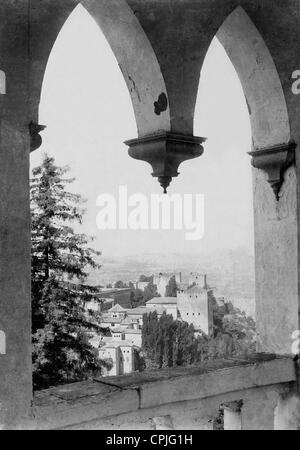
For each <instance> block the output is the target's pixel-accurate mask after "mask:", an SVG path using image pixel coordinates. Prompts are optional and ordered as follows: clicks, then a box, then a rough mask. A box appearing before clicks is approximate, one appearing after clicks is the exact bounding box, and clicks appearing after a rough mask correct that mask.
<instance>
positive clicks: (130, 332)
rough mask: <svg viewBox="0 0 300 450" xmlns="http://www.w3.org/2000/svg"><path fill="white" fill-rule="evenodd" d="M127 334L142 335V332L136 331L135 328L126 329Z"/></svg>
mask: <svg viewBox="0 0 300 450" xmlns="http://www.w3.org/2000/svg"><path fill="white" fill-rule="evenodd" d="M124 333H125V334H142V330H135V329H134V328H126V330H124Z"/></svg>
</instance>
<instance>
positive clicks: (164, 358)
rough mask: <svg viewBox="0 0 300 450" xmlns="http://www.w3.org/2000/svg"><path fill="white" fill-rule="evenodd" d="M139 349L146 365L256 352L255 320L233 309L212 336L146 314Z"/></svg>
mask: <svg viewBox="0 0 300 450" xmlns="http://www.w3.org/2000/svg"><path fill="white" fill-rule="evenodd" d="M142 350H143V354H144V358H145V362H146V367H147V368H162V367H175V366H186V365H190V364H194V363H198V362H202V361H205V360H210V359H217V358H219V359H220V358H229V357H234V356H241V355H245V354H250V353H253V352H255V323H254V321H253V319H252V318H250V317H247V316H246V315H245V314H242V313H240V311H239V310H234V313H233V314H231V315H224V316H223V320H222V328H221V329H219V330H218V331H217V332H216V333H215V335H214V336H213V337H208V336H206V335H205V334H196V335H195V330H194V327H193V325H189V324H188V323H187V322H184V321H180V320H174V319H173V317H172V316H171V315H167V314H166V313H164V314H163V315H162V316H161V317H160V318H159V317H158V316H157V313H156V312H153V313H152V312H151V313H150V314H145V315H144V317H143V328H142Z"/></svg>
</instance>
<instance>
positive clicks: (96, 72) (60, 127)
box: [31, 5, 137, 388]
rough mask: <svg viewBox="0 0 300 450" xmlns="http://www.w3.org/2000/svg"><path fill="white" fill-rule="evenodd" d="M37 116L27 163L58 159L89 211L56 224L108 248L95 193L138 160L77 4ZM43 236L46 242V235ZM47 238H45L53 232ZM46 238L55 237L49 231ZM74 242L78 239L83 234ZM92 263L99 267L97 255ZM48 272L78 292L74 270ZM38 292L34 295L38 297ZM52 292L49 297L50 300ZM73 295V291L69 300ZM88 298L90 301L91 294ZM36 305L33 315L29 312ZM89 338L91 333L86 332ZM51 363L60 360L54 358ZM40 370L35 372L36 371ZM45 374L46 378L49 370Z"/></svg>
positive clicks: (115, 73)
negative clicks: (35, 142)
mask: <svg viewBox="0 0 300 450" xmlns="http://www.w3.org/2000/svg"><path fill="white" fill-rule="evenodd" d="M39 113H40V114H39V116H40V117H39V122H40V123H43V124H45V125H46V126H47V128H46V129H45V130H44V131H43V133H41V135H42V138H43V143H42V145H41V147H40V148H39V149H38V150H36V151H35V152H33V153H32V154H31V166H32V168H34V167H36V166H37V165H38V164H40V163H41V160H42V158H43V154H44V153H45V152H46V153H47V154H48V155H49V156H51V157H54V158H55V164H56V165H57V166H59V167H63V166H69V167H70V172H69V174H68V175H66V177H71V178H73V177H74V178H75V181H74V182H73V183H72V184H70V185H69V186H68V187H67V188H66V191H68V192H72V193H74V194H79V195H80V196H81V197H82V198H84V199H87V203H86V205H85V209H86V214H85V215H84V217H83V218H84V220H83V222H82V223H76V222H75V223H74V225H73V221H72V220H71V221H70V222H69V221H68V220H66V222H64V221H63V220H61V221H59V218H60V216H58V219H57V217H56V220H57V223H58V224H59V225H58V226H59V227H62V223H63V225H66V226H69V225H70V226H71V227H72V228H73V227H74V229H75V232H76V233H80V234H83V235H87V236H96V237H97V238H98V239H97V240H95V241H94V242H92V243H90V242H89V246H90V247H92V248H93V249H95V250H96V251H102V250H103V247H104V250H106V248H105V245H104V244H105V238H104V237H103V235H101V233H99V230H98V229H97V224H96V220H95V219H96V216H97V205H96V200H97V196H98V195H99V194H100V193H103V192H111V191H117V186H118V185H119V183H122V181H123V182H126V181H125V180H127V177H128V173H126V169H125V172H124V167H125V168H126V164H127V161H128V163H129V164H130V163H131V164H132V165H134V164H135V162H134V161H133V160H132V161H131V160H130V159H129V158H128V155H127V152H126V150H125V145H124V144H123V141H124V140H125V139H126V138H130V137H132V136H135V135H136V133H137V130H136V122H135V118H134V111H133V107H132V102H131V98H130V94H129V91H128V89H127V86H126V83H125V80H124V78H123V75H122V72H121V71H120V70H119V67H118V63H117V60H116V58H115V55H114V53H113V52H112V50H111V48H110V46H109V44H108V42H107V40H106V38H105V37H104V35H103V33H102V31H101V30H100V28H99V26H98V25H97V23H96V22H95V20H94V19H93V18H92V17H91V15H90V14H89V13H88V12H87V11H86V9H85V8H84V7H82V6H81V5H79V6H78V7H76V8H75V10H74V11H73V13H72V14H71V15H70V16H69V18H68V20H67V21H66V23H65V25H64V27H63V28H62V29H61V31H60V34H59V36H58V38H57V40H56V42H55V44H54V46H53V48H52V52H51V54H50V57H49V60H48V64H47V68H46V71H45V76H44V82H43V87H42V95H41V102H40V111H39ZM54 197H55V194H54ZM66 198H67V197H66ZM51 201H53V197H51ZM66 203H67V201H66ZM68 211H69V210H68ZM75 214H76V213H75V212H74V215H75ZM34 223H35V222H34V221H33V236H36V235H38V232H39V230H38V229H37V228H35V229H34ZM48 229H50V227H48ZM36 230H37V231H36ZM35 233H36V234H35ZM70 234H71V233H70V232H69V231H68V230H67V229H65V235H63V234H59V233H58V237H57V241H61V240H63V239H64V238H65V239H66V241H67V240H68V242H70V239H71V240H73V239H74V234H71V237H70ZM78 236H79V235H78ZM39 237H40V235H38V238H39ZM42 238H43V239H44V235H43V236H42ZM47 239H49V240H50V237H47ZM51 239H52V240H53V236H52V235H51ZM36 240H37V239H36ZM33 242H34V239H33ZM74 242H75V241H74ZM77 242H80V237H79V238H78V240H77ZM72 246H73V244H72V243H71V246H69V244H68V245H67V247H68V248H67V250H66V252H65V253H68V252H69V253H71V254H73V257H76V258H77V260H80V258H81V252H80V251H78V248H79V249H80V246H79V247H78V246H77V248H75V246H73V249H72ZM32 247H33V252H34V251H35V249H36V248H37V247H38V246H37V245H35V244H34V245H33V246H32ZM82 248H83V246H82ZM38 252H39V253H38ZM37 253H38V256H40V254H41V252H40V250H39V248H38V250H37V252H35V253H34V257H35V256H36V254H37ZM60 253H61V254H63V253H64V248H63V246H62V247H60ZM74 255H75V256H74ZM34 257H33V259H32V260H33V261H34ZM36 259H38V258H36ZM40 259H42V258H40ZM48 260H49V258H48ZM95 261H96V262H98V263H100V264H101V262H100V261H99V259H97V258H96V257H95ZM67 264H68V263H67ZM52 266H53V264H52ZM54 266H55V263H54ZM92 267H93V266H91V265H87V268H88V269H89V270H92ZM50 270H51V271H52V274H55V276H57V278H58V279H59V283H60V285H63V286H64V287H65V286H66V285H67V283H69V282H71V283H72V289H75V290H76V289H77V287H78V286H82V285H81V279H80V277H77V276H76V272H74V278H70V279H69V278H67V273H66V274H64V273H63V276H62V277H60V273H59V272H58V274H56V272H55V269H53V268H52V269H50ZM65 275H66V276H65ZM47 280H48V279H47ZM83 283H84V284H85V285H88V286H89V287H90V286H91V287H92V288H95V291H96V289H97V287H98V286H99V285H101V283H100V280H99V277H98V273H97V271H94V273H93V274H92V275H91V276H89V277H88V278H87V279H85V280H84V281H83ZM36 284H37V283H36ZM73 285H76V286H75V287H73ZM79 289H81V287H80V288H79ZM36 290H37V289H36ZM70 291H71V290H70ZM38 295H39V292H38ZM38 295H36V296H33V298H37V299H39V298H42V297H41V296H40V297H38ZM51 295H52V294H50V296H49V298H50V300H49V301H51V299H52V298H53V297H51ZM71 296H72V294H70V298H71ZM97 298H98V297H97ZM93 299H94V300H95V297H93ZM96 300H97V299H96ZM96 300H95V301H96ZM55 301H56V300H55ZM34 302H35V300H33V305H34V307H33V318H34V321H33V322H34V324H37V325H35V328H34V331H36V330H40V329H43V325H44V323H42V325H40V323H41V322H42V320H43V319H41V320H40V322H39V321H38V320H39V316H38V314H39V307H37V308H35V304H36V303H37V302H36V303H34ZM58 309H59V307H58ZM75 309H76V308H75ZM35 310H37V311H38V313H37V314H36V315H35V316H34V314H35ZM74 314H75V313H74ZM36 316H37V319H36V320H35V317H36ZM40 316H42V314H40ZM51 319H52V317H51ZM47 320H48V319H47ZM50 323H51V322H50ZM39 327H40V328H39ZM77 331H78V329H77ZM38 333H39V331H36V334H35V336H37V338H35V337H34V339H39V335H38ZM87 336H89V337H90V335H89V334H87ZM34 343H35V340H34ZM83 347H84V346H83ZM34 348H35V347H34ZM35 355H36V354H35V353H34V361H36V360H37V359H38V357H36V356H35ZM56 360H57V361H58V358H56ZM40 367H41V366H39V368H40ZM41 370H42V369H41ZM37 372H38V370H37V371H35V372H34V375H36V373H37ZM40 373H41V372H38V375H37V377H38V378H37V377H36V376H34V382H35V383H36V387H37V388H40V387H45V384H44V385H43V384H42V382H43V380H42V379H41V377H40V375H39V374H40ZM46 378H47V380H48V378H49V377H48V373H47V374H46ZM76 380H79V379H78V378H77V379H76ZM39 382H40V384H39ZM47 382H48V381H47ZM50 383H51V381H50Z"/></svg>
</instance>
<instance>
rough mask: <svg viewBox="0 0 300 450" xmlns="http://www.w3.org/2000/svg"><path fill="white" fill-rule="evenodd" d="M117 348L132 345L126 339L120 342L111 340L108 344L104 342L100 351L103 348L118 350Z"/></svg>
mask: <svg viewBox="0 0 300 450" xmlns="http://www.w3.org/2000/svg"><path fill="white" fill-rule="evenodd" d="M118 347H133V345H132V342H130V341H127V340H126V339H124V340H122V341H114V340H111V341H109V342H106V343H105V345H103V347H101V350H103V349H105V348H118Z"/></svg>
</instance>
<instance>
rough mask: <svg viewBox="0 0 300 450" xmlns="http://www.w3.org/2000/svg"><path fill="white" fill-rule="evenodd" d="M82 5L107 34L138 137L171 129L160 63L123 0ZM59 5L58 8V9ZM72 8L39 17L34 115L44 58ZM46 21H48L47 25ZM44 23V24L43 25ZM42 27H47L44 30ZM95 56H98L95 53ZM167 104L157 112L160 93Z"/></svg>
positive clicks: (95, 0)
mask: <svg viewBox="0 0 300 450" xmlns="http://www.w3.org/2000/svg"><path fill="white" fill-rule="evenodd" d="M78 4H81V5H82V6H83V7H84V8H85V9H86V10H87V11H88V13H89V14H90V15H91V17H92V18H93V19H94V20H95V21H96V23H97V24H98V26H99V27H100V28H101V30H102V32H103V34H104V36H105V37H106V39H107V41H108V43H109V45H110V47H111V49H112V51H113V53H114V55H115V57H116V60H117V62H118V65H119V67H120V69H121V71H122V74H123V77H124V79H125V81H126V84H127V87H128V90H129V93H130V97H131V101H132V104H133V108H134V113H135V118H136V122H137V128H138V134H139V136H147V135H150V134H152V133H157V132H160V131H169V130H170V112H169V106H168V99H167V90H166V86H165V82H164V79H163V76H162V73H161V70H160V66H159V63H158V61H157V58H156V55H155V53H154V51H153V49H152V46H151V44H150V42H149V40H148V38H147V36H146V34H145V32H144V30H143V29H142V27H141V25H140V23H139V22H138V20H137V18H136V17H135V15H134V13H133V11H132V10H131V8H130V7H129V6H128V5H127V2H126V1H125V0H101V1H98V0H83V1H82V2H80V3H79V2H77V5H76V6H75V7H77V6H78ZM60 8H61V9H60ZM73 11H74V4H72V5H71V6H70V5H69V7H68V8H67V10H66V5H62V6H58V7H57V10H56V11H53V10H51V11H49V13H48V14H49V15H47V14H45V15H44V16H43V17H42V22H41V23H40V24H39V32H36V33H35V39H37V37H39V38H40V39H41V40H42V41H43V44H39V45H37V46H36V47H37V48H34V47H35V46H34V44H35V43H34V42H33V49H32V52H33V55H32V60H33V61H35V63H34V64H32V66H31V67H32V69H31V70H32V84H33V86H34V89H33V90H35V96H32V101H33V104H32V108H33V110H34V113H33V114H34V116H35V117H37V115H38V103H39V100H40V95H41V87H42V83H43V77H44V73H45V70H46V65H47V61H48V58H49V55H50V53H51V50H52V48H53V45H54V43H55V41H56V39H57V36H58V34H59V32H60V30H61V29H62V27H63V25H64V23H65V21H66V20H67V18H68V17H69V16H70V14H72V12H73ZM62 18H63V20H62ZM47 21H49V23H48V24H47ZM43 25H44V26H43ZM44 27H46V28H49V30H48V32H47V33H45V31H44ZM95 57H97V55H95ZM162 94H163V95H164V98H166V101H167V105H166V107H165V108H164V111H163V112H162V113H160V114H157V113H156V106H155V105H156V104H157V101H158V99H159V98H160V96H161V95H162Z"/></svg>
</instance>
